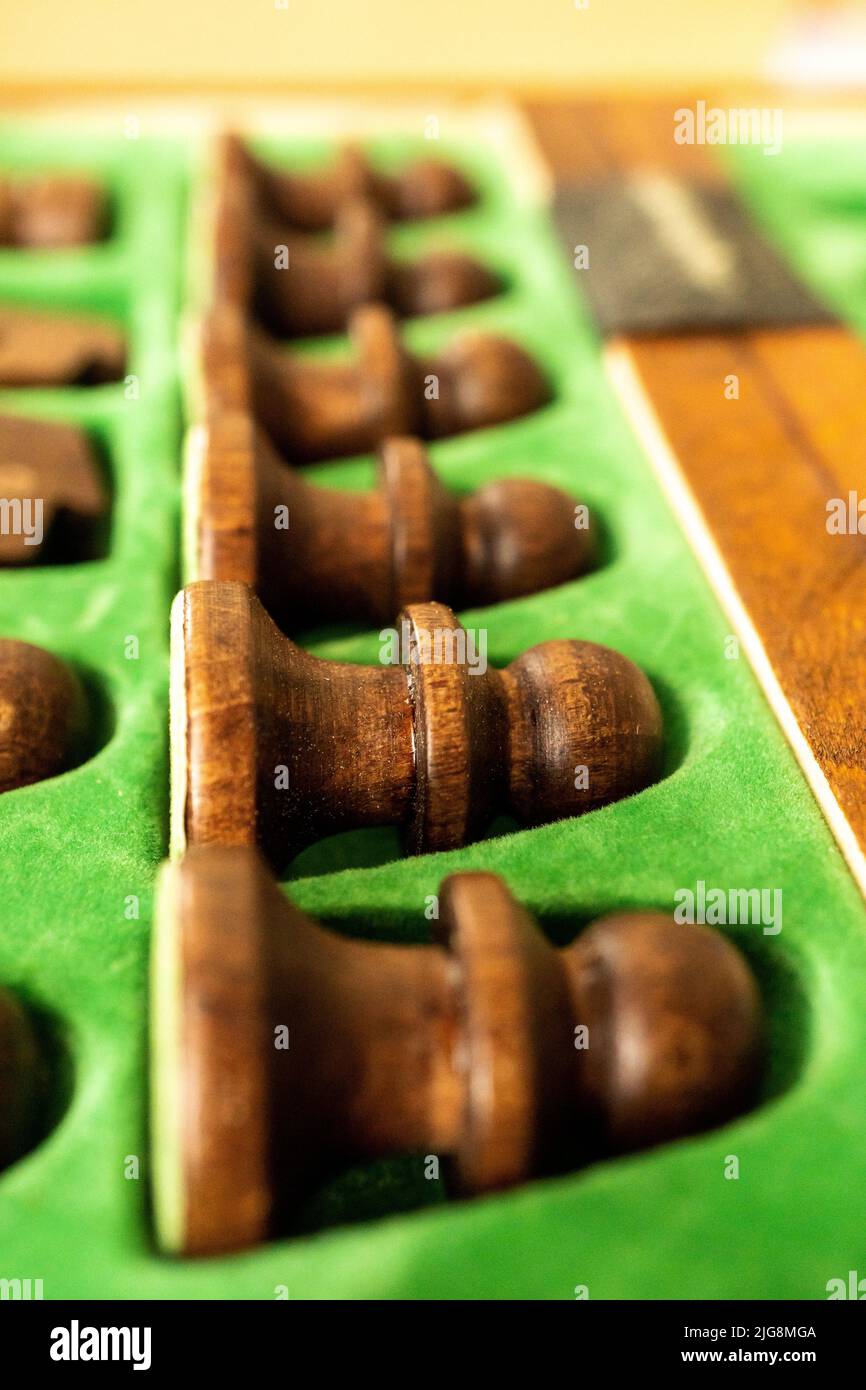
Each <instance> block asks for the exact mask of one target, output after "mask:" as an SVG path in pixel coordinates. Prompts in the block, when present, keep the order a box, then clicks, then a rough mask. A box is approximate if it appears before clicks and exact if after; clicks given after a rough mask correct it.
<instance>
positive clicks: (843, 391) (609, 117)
mask: <svg viewBox="0 0 866 1390" xmlns="http://www.w3.org/2000/svg"><path fill="white" fill-rule="evenodd" d="M704 96H705V99H706V100H707V101H708V104H713V102H712V100H711V98H712V94H709V96H707V94H704ZM688 104H689V102H688V101H680V100H674V99H668V100H665V101H660V100H658V99H655V100H653V101H651V102H637V101H635V102H627V103H614V102H605V103H596V104H592V105H591V106H590V107H589V108H588V109H586V110H584V108H583V105H582V104H580V103H576V104H574V105H573V106H570V107H567V108H562V109H561V110H560V111H559V113H558V114H556V113H555V112H553V111H552V110H551V108H550V107H549V106H547V105H545V104H544V103H535V104H533V105H532V106H531V108H530V114H531V116H532V118H533V121H534V123H535V126H536V130H537V132H538V134H539V137H540V139H541V141H542V145H543V147H544V149H545V153H546V154H547V155H548V157H549V158H550V159H551V161H552V162H553V164H554V168H555V171H556V174H557V177H559V178H575V177H585V178H591V177H594V176H597V175H599V174H609V173H611V172H617V171H623V170H626V169H632V168H635V167H640V168H642V169H646V168H648V167H652V168H661V169H665V170H668V171H669V172H673V173H677V174H680V175H688V174H694V175H699V176H700V178H701V179H703V180H705V179H707V178H711V179H715V180H716V181H719V182H721V181H723V180H724V179H725V177H726V175H725V170H724V167H723V165H722V164H721V162H720V161H719V160H718V159H717V158H716V157H715V155H714V151H713V150H712V149H711V148H708V147H707V146H702V145H676V144H675V143H674V142H673V140H672V138H671V133H672V128H673V113H674V111H675V110H676V109H677V107H679V106H683V105H688ZM692 104H693V103H692ZM718 104H719V105H721V106H725V105H726V104H730V103H726V102H725V101H722V100H719V102H718ZM569 132H570V133H571V136H572V138H571V141H570V143H569V138H568V137H569ZM607 362H608V366H609V369H610V371H611V373H612V375H613V379H614V382H615V384H616V386H617V389H618V391H619V393H620V396H621V399H622V401H623V404H624V406H625V409H626V411H627V413H628V414H629V416H630V418H631V420H632V423H633V425H634V427H635V428H636V430H637V433H638V435H639V437H640V439H641V441H642V443H643V445H644V447H645V449H646V451H647V454H648V457H649V459H650V461H651V462H652V464H653V466H654V467H655V468H656V470H657V472H658V474H659V477H660V479H661V481H662V484H663V486H664V487H665V489H666V491H667V493H668V495H669V497H670V499H671V501H672V502H673V504H674V506H675V507H676V509H677V512H678V514H679V516H680V519H681V521H682V523H683V526H684V530H685V532H686V534H687V536H688V537H689V540H690V541H691V543H692V545H693V547H694V549H695V553H696V555H697V556H698V558H699V560H700V561H701V563H702V564H703V566H704V568H705V569H706V571H707V574H708V576H709V578H710V581H711V582H712V584H713V586H714V588H715V589H716V592H717V594H718V596H719V598H720V601H721V602H722V604H723V606H724V608H725V610H726V612H727V614H728V617H729V620H730V622H731V626H732V629H733V630H734V631H735V632H736V633H737V634H738V635H739V637H740V639H741V642H742V644H743V647H744V650H745V652H746V654H747V655H748V657H749V659H750V661H751V663H752V665H753V667H754V669H755V672H756V674H757V676H758V678H759V680H760V681H761V684H762V686H763V688H764V691H765V693H766V695H767V698H768V700H769V702H770V704H771V705H772V707H773V710H774V712H775V714H776V716H777V718H778V720H779V722H780V725H781V727H782V728H783V730H784V732H785V734H786V736H787V738H788V739H789V741H790V744H791V747H792V749H793V751H794V753H795V755H796V757H797V758H798V760H799V762H800V765H801V767H802V768H803V771H804V774H805V776H806V777H807V779H808V781H809V783H810V786H811V787H812V790H813V792H814V794H815V796H816V799H817V800H818V802H819V804H820V806H821V809H822V810H823V812H824V814H825V816H826V817H827V820H828V822H829V824H830V826H831V828H832V830H833V832H834V834H835V836H836V839H837V840H838V842H839V845H840V847H841V849H842V850H843V852H844V854H845V856H846V858H847V860H848V863H849V865H850V867H851V869H852V872H853V874H854V876H855V878H856V879H857V882H858V883H859V885H860V888H861V891H863V892H864V893H866V727H864V720H863V714H862V692H863V691H864V690H866V643H864V640H863V634H864V617H863V614H864V611H866V540H864V536H866V519H864V529H863V533H862V534H861V532H860V531H859V529H857V528H858V524H859V515H858V514H857V513H856V506H857V503H858V501H859V499H861V498H863V497H866V471H864V463H863V458H864V454H863V441H864V438H866V350H864V348H863V347H862V345H861V344H860V342H859V340H858V339H857V338H855V336H854V335H853V334H852V333H851V332H849V331H848V330H847V329H846V328H845V327H843V326H842V325H841V324H839V325H831V326H829V327H808V328H790V329H784V330H766V329H764V330H761V329H755V328H748V329H744V330H743V331H741V332H729V333H701V332H694V333H691V334H688V335H682V336H676V335H666V336H660V337H655V338H637V337H632V338H628V339H620V340H618V341H617V342H615V343H613V344H611V345H610V347H609V348H608V352H607ZM732 377H736V378H737V379H738V396H737V398H736V399H729V398H728V397H727V396H726V394H725V386H726V383H727V381H728V380H729V379H730V378H732ZM850 493H853V494H854V498H855V501H854V508H855V515H854V529H853V530H852V529H849V531H848V534H841V535H836V534H831V533H830V532H829V531H828V525H827V523H828V503H831V501H832V499H841V500H842V501H843V502H845V503H847V502H848V499H849V494H850Z"/></svg>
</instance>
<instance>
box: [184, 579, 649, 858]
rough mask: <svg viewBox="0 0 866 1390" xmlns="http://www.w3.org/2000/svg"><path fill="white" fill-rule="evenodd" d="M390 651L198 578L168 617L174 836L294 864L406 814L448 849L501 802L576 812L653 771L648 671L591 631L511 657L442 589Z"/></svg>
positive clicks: (513, 809)
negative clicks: (326, 637) (297, 627)
mask: <svg viewBox="0 0 866 1390" xmlns="http://www.w3.org/2000/svg"><path fill="white" fill-rule="evenodd" d="M381 661H382V664H380V665H379V666H375V667H374V666H352V665H348V664H344V663H342V662H334V661H323V660H320V659H318V658H316V657H314V656H311V655H310V654H309V653H308V652H305V651H303V650H301V649H300V648H299V647H296V646H295V645H294V643H292V642H290V641H289V639H288V638H287V637H284V636H283V634H282V633H281V632H280V631H279V630H278V628H277V627H276V626H275V625H274V623H273V621H272V620H271V619H270V618H269V617H268V615H267V613H266V612H265V610H264V608H263V607H262V605H261V604H260V603H259V601H258V599H257V598H256V596H255V594H254V593H253V591H252V590H251V589H250V588H248V586H246V585H244V584H232V583H217V582H209V581H201V582H200V583H197V584H190V585H189V586H188V587H187V588H186V589H185V590H184V591H183V593H182V594H180V595H179V596H178V598H177V600H176V601H175V607H174V612H173V621H172V808H173V844H174V845H175V847H176V848H177V849H180V848H182V847H183V846H184V845H185V844H190V845H195V844H211V843H218V844H246V845H251V844H259V845H260V846H261V847H262V848H263V849H264V851H265V853H266V854H267V855H268V857H269V858H270V859H271V861H272V862H273V863H274V864H277V865H283V864H285V863H287V862H288V861H289V859H290V858H291V857H292V855H293V854H295V853H297V851H299V850H300V849H301V848H302V847H303V846H304V845H307V844H310V843H312V842H313V841H314V840H316V839H319V838H321V837H323V836H326V835H330V834H333V833H336V832H337V831H342V830H349V829H354V828H356V827H361V826H369V825H397V826H400V827H401V829H402V831H403V836H404V842H405V846H406V850H407V852H408V853H419V852H421V851H426V850H440V849H453V848H455V847H456V846H458V845H462V844H466V843H467V842H468V841H470V840H472V839H477V837H478V836H479V835H480V834H481V833H482V832H483V831H484V829H485V828H486V827H487V826H488V825H489V824H490V822H491V821H492V820H493V819H494V817H495V816H497V815H500V814H510V815H512V816H514V817H515V818H516V819H517V820H518V821H520V822H522V823H523V824H525V825H539V824H542V823H544V822H546V821H552V820H560V819H562V818H564V817H566V816H574V815H580V814H581V813H582V812H585V811H589V810H592V809H594V808H595V807H598V806H604V805H606V804H607V803H608V802H611V801H616V800H618V799H619V798H620V797H624V796H628V795H630V794H631V793H632V792H636V791H639V790H640V789H641V788H643V787H646V786H647V785H648V784H649V783H650V782H652V781H653V780H654V779H655V778H656V777H657V776H658V774H659V769H660V762H661V750H662V717H661V712H660V710H659V706H658V702H657V700H656V697H655V694H654V693H653V689H652V686H651V685H650V683H649V681H648V680H647V678H646V676H644V674H643V673H642V672H641V671H640V670H638V668H637V667H636V666H634V665H633V664H632V662H630V661H629V660H628V659H627V658H626V657H624V656H621V655H620V653H619V652H615V651H611V650H610V649H609V648H607V647H600V646H597V645H596V644H595V643H592V642H567V641H557V642H545V643H542V644H541V645H540V646H537V647H533V648H532V649H531V650H530V651H528V652H524V653H523V655H522V656H520V657H519V658H518V660H517V661H514V662H512V663H511V665H510V666H508V667H506V669H505V670H501V671H500V670H494V669H493V668H491V667H489V666H488V665H487V661H486V633H485V632H483V631H482V632H480V633H479V634H477V635H474V636H473V634H471V633H470V634H468V635H467V633H466V632H465V631H464V629H463V628H461V626H460V624H459V623H458V622H457V619H456V618H455V617H454V614H453V613H452V612H451V610H450V609H448V608H446V607H445V606H444V605H443V604H438V603H426V604H424V603H421V604H414V605H412V606H410V607H409V608H407V609H405V610H404V612H403V613H401V614H400V615H399V617H398V619H397V623H396V626H395V628H394V629H393V630H392V632H391V633H390V634H389V635H388V636H387V638H386V640H384V641H383V645H382V650H381Z"/></svg>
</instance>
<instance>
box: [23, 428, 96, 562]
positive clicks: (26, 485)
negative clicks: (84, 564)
mask: <svg viewBox="0 0 866 1390" xmlns="http://www.w3.org/2000/svg"><path fill="white" fill-rule="evenodd" d="M0 499H2V501H0V508H2V510H0V566H3V565H28V564H35V563H37V562H39V561H41V562H43V563H44V562H46V561H47V560H55V561H60V560H83V559H87V558H88V557H89V555H90V553H91V552H92V550H93V545H94V541H95V539H96V534H97V531H98V528H99V527H100V526H101V525H102V523H104V521H105V519H106V516H107V513H108V498H107V495H106V491H105V485H104V483H103V481H102V474H101V470H100V468H99V464H98V463H97V460H96V457H95V455H94V452H93V449H92V447H91V445H90V442H89V440H88V438H87V436H86V435H85V434H84V432H83V431H82V430H80V429H78V428H77V427H76V426H75V425H61V424H55V423H54V422H53V421H47V420H29V419H25V418H21V417H18V416H14V415H0Z"/></svg>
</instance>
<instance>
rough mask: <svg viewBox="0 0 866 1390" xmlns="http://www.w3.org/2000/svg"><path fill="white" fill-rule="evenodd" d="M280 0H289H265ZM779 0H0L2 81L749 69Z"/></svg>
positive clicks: (439, 79) (518, 78) (566, 81)
mask: <svg viewBox="0 0 866 1390" xmlns="http://www.w3.org/2000/svg"><path fill="white" fill-rule="evenodd" d="M283 3H285V5H286V8H277V6H278V5H280V4H283ZM790 8H791V5H790V3H786V0H588V8H587V9H585V10H581V9H578V8H576V7H575V3H574V0H0V81H5V82H6V83H7V84H8V83H13V84H14V83H28V84H29V83H33V82H38V81H41V80H43V79H44V80H46V81H58V80H60V81H66V82H68V81H82V80H87V79H93V80H94V81H95V82H96V81H99V82H114V81H118V80H120V81H130V80H132V81H147V82H187V81H189V82H196V81H197V82H201V81H213V80H216V81H226V80H229V81H237V82H246V83H249V82H253V81H254V80H255V79H256V78H259V79H262V80H263V81H267V82H269V83H273V82H281V81H285V82H287V83H291V84H307V83H310V82H314V81H343V80H347V79H353V80H362V81H371V82H376V81H382V80H387V81H395V82H413V83H414V82H418V83H421V82H425V81H427V82H431V83H443V82H450V81H452V80H456V81H461V82H464V83H474V84H479V83H487V82H490V83H498V82H508V83H511V84H519V85H522V86H525V87H526V86H528V87H534V88H539V87H543V86H545V85H546V84H552V85H554V86H556V87H560V88H561V87H568V86H586V85H587V84H590V83H592V84H605V85H611V84H612V83H616V82H621V81H629V82H631V83H634V82H636V81H643V82H646V83H656V82H663V81H666V80H670V79H679V80H680V81H682V80H683V79H684V78H689V77H694V78H696V79H700V78H702V77H704V76H706V77H719V76H732V75H734V76H741V75H749V74H752V73H755V72H757V71H758V70H759V69H760V65H761V62H762V60H763V57H764V55H765V53H766V50H767V48H768V46H769V44H770V43H771V40H772V38H773V37H774V36H775V34H776V33H777V31H778V26H779V20H780V16H781V15H782V13H783V12H784V11H785V10H788V9H790Z"/></svg>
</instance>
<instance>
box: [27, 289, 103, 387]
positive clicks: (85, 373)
mask: <svg viewBox="0 0 866 1390" xmlns="http://www.w3.org/2000/svg"><path fill="white" fill-rule="evenodd" d="M125 360H126V348H125V345H124V340H123V334H122V333H121V332H120V331H119V329H117V328H115V327H114V325H113V324H111V323H108V322H106V321H105V320H102V319H97V318H85V317H84V316H79V315H77V314H45V313H42V312H41V311H38V310H36V309H12V308H9V307H8V306H7V305H3V306H0V386H96V385H99V384H100V383H101V382H106V381H116V380H117V379H118V378H119V377H121V376H122V375H123V367H124V362H125Z"/></svg>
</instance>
